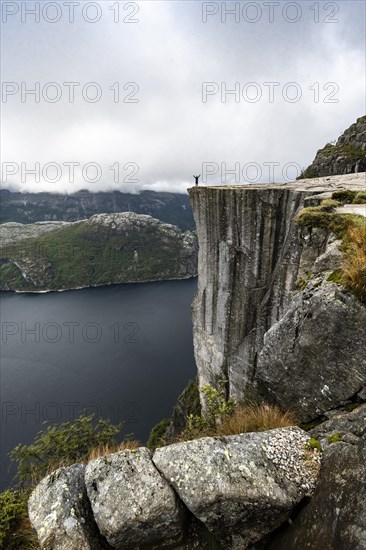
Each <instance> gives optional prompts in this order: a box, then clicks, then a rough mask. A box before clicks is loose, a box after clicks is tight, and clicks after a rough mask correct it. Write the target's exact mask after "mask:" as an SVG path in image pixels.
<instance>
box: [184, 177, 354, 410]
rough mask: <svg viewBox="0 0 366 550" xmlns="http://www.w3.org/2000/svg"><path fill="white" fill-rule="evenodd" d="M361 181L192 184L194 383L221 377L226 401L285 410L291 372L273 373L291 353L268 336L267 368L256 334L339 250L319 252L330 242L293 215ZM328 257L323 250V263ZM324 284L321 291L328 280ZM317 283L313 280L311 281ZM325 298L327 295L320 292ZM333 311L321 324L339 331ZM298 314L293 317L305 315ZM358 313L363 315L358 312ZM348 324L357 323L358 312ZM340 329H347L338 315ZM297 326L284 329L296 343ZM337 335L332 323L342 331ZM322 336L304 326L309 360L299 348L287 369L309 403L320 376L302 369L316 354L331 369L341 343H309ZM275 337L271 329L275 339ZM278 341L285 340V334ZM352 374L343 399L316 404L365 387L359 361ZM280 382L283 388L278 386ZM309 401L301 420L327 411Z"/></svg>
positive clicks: (260, 334) (312, 326) (269, 324)
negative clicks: (299, 380) (253, 400)
mask: <svg viewBox="0 0 366 550" xmlns="http://www.w3.org/2000/svg"><path fill="white" fill-rule="evenodd" d="M364 176H365V175H364V174H354V175H348V176H333V177H330V178H317V179H313V180H311V179H310V180H301V181H298V182H290V183H288V184H274V185H265V184H263V185H242V186H235V187H234V186H233V187H211V188H207V187H195V188H193V189H191V190H190V198H191V203H192V207H193V212H194V217H195V221H196V225H197V234H198V240H199V258H198V291H197V294H196V296H195V298H194V302H193V306H192V316H193V325H194V349H195V357H196V363H197V369H198V378H199V385H200V386H202V385H204V384H207V383H208V384H210V385H213V386H215V385H216V384H217V380H218V378H224V379H225V380H227V381H228V395H230V396H233V397H236V398H238V399H242V398H243V397H244V396H246V397H261V398H262V399H263V398H264V397H268V395H270V396H271V400H272V401H273V402H276V403H281V404H282V405H283V404H284V406H285V407H286V406H287V407H289V406H290V404H289V403H288V404H287V405H286V403H287V397H286V396H287V395H288V394H289V392H291V388H292V379H291V373H290V372H282V371H281V372H280V370H281V369H282V370H283V371H286V368H287V363H288V360H289V361H290V362H291V353H292V352H291V349H290V351H289V346H287V348H286V350H284V347H283V343H281V342H282V341H281V340H280V339H277V340H276V342H275V343H274V344H273V345H272V347H271V345H270V344H271V342H274V340H273V339H272V341H271V342H270V339H269V338H267V344H268V345H267V348H266V354H265V356H266V358H267V362H266V364H265V365H264V363H263V361H262V362H261V361H260V354H261V351H262V349H263V346H264V344H265V338H264V337H265V335H266V334H269V332H268V331H269V329H271V327H273V326H274V325H276V324H279V323H280V322H281V320H282V319H284V316H285V314H286V312H287V311H289V309H290V307H291V306H292V305H293V303H294V294H293V291H294V290H295V289H296V285H295V282H296V280H297V278H298V277H306V278H307V277H308V275H309V272H313V273H314V272H317V271H319V270H320V269H323V268H324V269H326V268H328V267H329V265H331V262H330V260H329V258H331V259H332V261H333V263H334V262H337V259H338V260H339V258H340V254H339V253H338V255H337V254H336V253H335V252H334V250H333V249H332V250H329V249H328V248H327V247H328V245H329V244H331V242H332V240H331V239H330V240H329V237H330V234H329V232H327V231H325V230H306V231H305V230H304V231H300V229H299V227H298V225H297V223H296V222H295V221H294V217H295V215H296V214H297V212H298V211H299V210H300V209H301V208H302V207H303V206H304V205H306V206H308V205H309V204H312V205H315V204H317V203H319V202H320V201H321V200H322V199H324V198H329V197H331V195H332V192H333V191H337V190H340V189H353V190H362V189H364ZM326 250H327V251H328V252H327V253H326V255H325V256H324V253H325V251H326ZM328 256H329V257H328ZM318 258H319V262H320V263H319V262H318V264H319V265H317V267H315V268H314V262H316V260H317V259H318ZM323 264H324V265H323ZM328 264H329V265H328ZM327 266H328V267H327ZM333 268H334V266H333V267H332V269H333ZM324 282H325V284H328V283H327V279H326V278H325V279H324ZM320 283H321V281H319V282H317V283H316V284H317V285H319V284H320ZM322 292H323V291H322ZM324 292H325V293H326V289H325V290H324ZM345 299H347V297H346V298H345ZM349 301H350V302H352V307H353V306H354V307H355V308H356V309H357V307H358V309H360V310H361V309H362V308H361V307H360V306H358V304H356V303H355V304H354V303H353V302H355V301H356V302H357V300H356V299H355V298H353V297H352V299H351V298H349ZM333 305H334V307H333V309H331V310H330V312H329V314H328V317H327V318H329V319H328V320H329V326H332V324H333V325H334V326H335V325H336V324H337V323H338V325H342V323H339V319H337V315H338V314H337V313H336V311H338V310H337V307H335V306H336V305H337V304H333ZM327 307H328V304H325V309H326V310H327ZM303 309H304V308H302V309H301V313H304V315H305V313H306V312H305V310H304V311H303ZM338 309H339V308H338ZM364 314H365V311H364V309H362V315H364ZM332 316H333V317H332ZM356 317H357V318H358V319H360V316H359V315H357V316H356ZM357 318H355V316H353V317H352V315H351V316H348V320H349V326H347V327H346V328H347V333H348V334H353V333H354V334H356V330H357V331H358V332H359V333H361V332H362V327H361V324H362V323H361V321H357ZM343 322H348V321H347V320H346V318H345V317H344V318H343ZM338 325H337V326H338ZM359 325H360V326H359ZM296 327H297V325H296V323H295V322H293V323H292V325H291V330H292V329H294V340H295V341H297V339H298V336H301V334H299V330H300V329H301V327H300V328H299V327H297V328H296ZM325 328H326V327H325ZM344 328H345V327H342V326H339V330H340V331H341V333H343V332H344V330H343V329H344ZM322 329H323V327H322V326H318V327H317V328H316V325H315V324H314V323H310V324H309V331H308V334H307V336H306V338H307V341H308V342H309V343H310V344H309V345H311V346H313V348H312V360H311V361H309V360H307V358H306V355H307V354H308V351H307V349H306V348H305V347H304V346H301V345H300V347H299V349H298V356H297V358H296V361H295V359H294V358H292V363H294V361H295V363H296V364H294V372H297V374H298V375H299V376H303V377H304V381H305V383H304V385H303V386H304V387H303V389H304V391H305V392H306V395H307V396H308V397H309V399H310V398H311V396H314V400H315V399H317V398H318V397H319V396H318V393H319V392H321V391H322V389H323V391H324V388H323V386H324V384H326V381H325V382H324V383H323V384H320V385H319V384H318V383H317V384H314V383H313V381H312V380H315V379H316V380H318V378H319V376H318V378H316V377H315V378H314V377H313V378H311V377H310V376H308V375H307V371H306V369H305V368H302V367H301V365H308V367H307V368H309V369H313V370H314V371H315V370H316V369H317V368H318V367H317V363H318V359H319V355H322V361H323V363H324V364H325V365H326V362H327V361H328V362H329V353H336V351H335V350H337V349H339V346H338V348H337V346H336V345H334V344H336V342H335V340H336V339H337V335H336V334H333V333H330V339H331V340H332V341H330V342H328V347H327V348H325V347H324V346H321V345H320V343H319V345H318V347H317V346H316V342H317V341H318V338H317V335H318V333H319V332H317V331H319V330H320V331H322ZM342 331H343V332H342ZM354 331H355V332H354ZM280 332H281V331H280ZM277 333H278V334H279V331H277V332H276V331H275V332H273V334H277ZM281 334H282V336H283V338H284V339H285V340H286V335H285V334H284V333H283V331H282V332H281ZM357 334H358V333H357ZM283 338H282V340H283ZM304 340H305V335H303V338H302V339H301V338H300V339H299V342H300V344H301V342H302V341H304ZM319 342H320V340H319ZM353 345H354V346H356V348H357V349H356V351H355V356H356V357H359V347H360V346H359V343H358V339H357V338H356V339H353ZM327 349H328V351H329V349H330V352H329V353H328V356H326V355H325V352H326V351H327ZM281 350H282V355H281ZM276 354H277V356H279V355H281V360H280V361H279V362H278V365H279V369H277V371H276V373H275V374H273V373H274V371H273V369H272V371H271V372H270V373H269V375H268V376H267V374H268V372H269V371H270V370H271V369H270V365H271V360H275V356H276ZM341 360H342V361H343V363H342V365H341V368H340V369H339V372H335V373H334V378H335V380H336V379H337V376H341V372H342V369H343V368H346V365H345V364H344V361H345V356H344V354H341ZM323 363H322V364H323ZM359 370H360V373H358V374H357V376H356V375H355V372H353V371H352V373H351V374H350V377H351V378H355V379H356V378H357V377H358V378H357V384H356V386H357V387H353V386H354V385H355V384H353V386H352V387H351V386H350V385H349V384H348V385H347V384H346V386H347V387H345V388H343V389H344V391H342V395H341V396H340V395H339V392H338V393H337V395H334V396H333V399H332V400H331V403H330V402H329V403H328V405H326V404H324V403H323V405H324V407H326V406H336V405H339V404H340V403H339V400H340V399H341V400H342V399H343V400H347V399H349V398H350V397H351V396H352V395H353V394H354V393H357V392H358V391H360V389H361V388H362V387H364V381H365V364H364V362H362V363H361V364H360V366H359ZM272 374H273V376H272ZM323 374H324V375H325V374H326V369H325V370H324V373H321V376H323ZM280 378H281V380H285V382H286V384H281V383H278V382H279V380H280ZM259 379H260V380H261V381H262V382H263V384H264V386H265V387H263V384H262V386H261V387H259V385H258V380H259ZM276 384H277V385H276ZM258 392H260V393H258ZM292 393H293V392H292ZM253 394H254V395H253ZM294 395H295V394H294ZM320 397H322V396H321V395H320ZM272 398H273V399H272ZM314 400H313V401H314ZM310 401H311V399H310ZM310 401H309V403H307V405H306V407H307V410H305V408H304V410H302V409H301V407H300V409H301V410H299V411H297V412H298V413H299V419H301V418H302V417H304V419H306V418H308V417H309V416H310V417H311V416H312V412H314V416H316V415H317V414H318V413H320V412H323V411H325V410H326V408H324V407H323V410H322V411H319V410H318V409H319V407H318V406H317V404H319V403H320V402H323V401H324V400H323V401H322V400H321V399H320V398H319V399H317V403H315V401H314V402H310ZM314 403H315V404H314ZM202 405H203V406H204V403H202ZM315 405H316V406H315ZM296 410H297V409H296Z"/></svg>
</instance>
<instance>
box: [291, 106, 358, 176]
mask: <svg viewBox="0 0 366 550" xmlns="http://www.w3.org/2000/svg"><path fill="white" fill-rule="evenodd" d="M365 170H366V116H362V117H360V118H358V119H357V122H355V123H354V124H352V125H351V126H350V127H349V128H347V130H345V131H344V132H343V134H342V135H341V136H340V137H339V138H338V140H337V142H336V143H335V144H330V143H328V144H327V145H325V147H323V148H322V149H319V151H318V152H317V154H316V157H315V159H314V161H313V162H312V164H310V166H308V167H307V168H306V170H304V172H303V173H302V174H301V176H299V178H298V179H302V178H316V177H318V176H323V177H324V176H331V175H333V174H351V173H353V172H364V171H365Z"/></svg>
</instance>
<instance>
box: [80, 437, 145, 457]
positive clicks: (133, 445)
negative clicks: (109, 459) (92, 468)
mask: <svg viewBox="0 0 366 550" xmlns="http://www.w3.org/2000/svg"><path fill="white" fill-rule="evenodd" d="M138 447H141V443H140V441H136V440H134V439H133V440H131V441H122V443H119V444H118V445H101V446H100V447H95V448H94V449H92V450H91V451H90V453H89V454H88V457H87V459H86V462H90V461H91V460H96V459H97V458H100V457H101V456H106V455H110V454H112V453H117V452H118V451H127V450H129V451H131V450H134V449H137V448H138Z"/></svg>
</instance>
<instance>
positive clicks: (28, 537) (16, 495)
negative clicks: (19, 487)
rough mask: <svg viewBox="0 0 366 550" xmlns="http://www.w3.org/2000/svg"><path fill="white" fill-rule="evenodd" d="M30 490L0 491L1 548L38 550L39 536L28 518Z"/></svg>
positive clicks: (7, 549) (4, 549) (8, 549)
mask: <svg viewBox="0 0 366 550" xmlns="http://www.w3.org/2000/svg"><path fill="white" fill-rule="evenodd" d="M28 498H29V491H15V490H7V491H4V492H3V493H0V549H3V550H16V549H18V550H36V549H38V548H39V545H38V542H37V537H36V534H35V532H34V531H33V529H32V526H31V524H30V521H29V519H28V508H27V504H28Z"/></svg>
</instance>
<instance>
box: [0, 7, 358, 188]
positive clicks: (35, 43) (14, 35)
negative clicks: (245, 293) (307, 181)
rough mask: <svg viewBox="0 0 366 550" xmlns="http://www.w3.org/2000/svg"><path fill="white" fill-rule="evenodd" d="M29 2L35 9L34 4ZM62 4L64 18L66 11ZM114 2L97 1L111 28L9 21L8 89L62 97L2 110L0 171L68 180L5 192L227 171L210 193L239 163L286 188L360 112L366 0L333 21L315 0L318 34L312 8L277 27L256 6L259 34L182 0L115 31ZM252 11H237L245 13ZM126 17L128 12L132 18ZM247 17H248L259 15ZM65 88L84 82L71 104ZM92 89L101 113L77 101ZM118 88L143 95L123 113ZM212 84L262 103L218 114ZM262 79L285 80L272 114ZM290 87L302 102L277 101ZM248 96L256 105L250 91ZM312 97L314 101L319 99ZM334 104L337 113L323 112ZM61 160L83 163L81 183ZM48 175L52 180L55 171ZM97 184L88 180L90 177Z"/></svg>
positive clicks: (230, 101)
mask: <svg viewBox="0 0 366 550" xmlns="http://www.w3.org/2000/svg"><path fill="white" fill-rule="evenodd" d="M11 4H14V2H12V3H11ZM31 4H35V2H33V3H32V2H28V3H27V5H31ZM58 4H59V6H60V9H63V10H65V6H64V2H59V3H58ZM114 4H115V2H109V1H105V2H99V5H100V9H101V11H102V17H101V19H100V21H99V22H98V23H95V24H91V23H88V22H86V21H83V19H82V17H80V15H79V16H78V13H79V12H78V11H77V10H76V11H75V13H76V15H75V21H74V23H69V22H68V20H67V18H66V15H67V14H66V13H65V12H63V15H64V17H63V18H62V19H61V20H60V21H59V22H57V23H54V24H50V23H48V22H46V21H44V20H42V19H41V21H40V22H39V23H32V22H31V19H30V18H28V23H22V22H21V21H20V15H19V14H17V15H14V16H11V17H9V20H8V22H7V23H5V24H3V44H4V46H3V81H5V82H16V83H20V82H25V83H26V86H28V87H29V88H31V87H32V86H34V83H35V82H39V83H40V86H41V88H42V86H44V85H45V84H46V83H48V82H57V83H58V84H60V86H61V90H62V98H61V100H60V101H58V102H56V103H48V102H46V101H44V100H43V99H42V98H41V101H40V103H35V102H34V100H33V99H32V98H30V97H28V99H27V101H26V102H25V103H22V102H21V101H20V94H16V95H14V96H12V97H9V98H8V100H7V102H6V103H3V104H2V112H3V127H2V135H3V139H2V161H3V162H15V163H17V164H18V165H20V163H22V162H23V163H25V165H26V167H27V168H28V167H32V166H33V165H34V164H35V163H36V162H39V163H40V167H41V169H42V168H43V167H44V166H45V165H46V164H47V163H50V162H56V163H58V164H59V165H60V167H61V169H62V174H61V179H60V181H58V182H55V183H50V182H48V181H46V180H45V178H44V177H42V173H40V182H39V183H36V182H34V178H32V177H31V176H27V177H26V181H25V182H22V181H21V177H20V176H21V174H20V172H21V171H20V170H19V171H18V172H17V173H16V174H14V175H13V176H11V175H9V176H8V178H7V183H3V185H8V186H9V185H10V184H12V185H17V186H19V187H20V188H22V189H24V190H43V189H47V190H50V191H67V192H71V191H74V190H77V189H80V188H89V189H91V190H96V189H103V190H105V189H110V188H118V189H121V190H126V191H127V190H128V191H131V190H139V189H142V188H150V189H156V190H168V191H169V190H170V191H182V192H184V191H185V189H186V188H187V186H188V185H190V184H191V182H192V174H193V173H195V174H196V173H202V169H204V167H203V166H202V165H203V163H212V166H217V167H218V171H217V173H216V174H215V175H213V176H211V177H208V179H207V182H208V183H209V184H210V183H212V184H213V183H219V182H220V181H221V164H222V163H226V167H227V169H228V170H230V169H233V168H234V166H235V163H236V164H237V166H238V163H239V168H240V177H241V180H243V179H245V175H246V176H247V179H250V178H254V177H255V176H256V175H257V173H258V170H257V169H256V168H255V166H254V165H253V166H252V167H250V166H249V164H250V163H252V164H253V163H256V164H257V165H258V166H259V167H260V169H261V173H260V174H259V175H260V178H259V179H260V181H268V179H269V171H268V169H267V167H266V165H265V164H264V163H268V162H272V163H277V165H276V166H275V170H274V176H275V179H276V180H283V179H284V178H285V176H286V174H284V173H283V170H284V167H285V166H286V164H287V163H289V162H290V163H296V165H297V166H299V167H304V166H306V165H308V164H309V163H310V162H311V160H312V159H313V157H314V155H315V152H316V149H318V148H319V147H321V146H322V145H324V144H325V143H327V142H328V141H330V140H332V139H335V138H336V137H337V136H338V135H339V134H340V133H341V132H342V131H343V130H344V129H345V128H346V127H348V126H349V125H350V124H351V123H352V122H354V121H355V119H356V118H357V117H358V116H361V115H362V114H364V113H363V109H364V93H365V89H364V87H365V85H364V81H365V79H364V76H365V75H364V51H363V44H364V40H363V39H364V35H365V28H364V20H365V17H364V15H365V5H364V3H363V2H358V1H352V0H351V1H350V0H347V1H343V2H330V3H327V5H328V8H327V10H325V9H324V6H325V4H324V3H321V2H320V3H319V18H320V21H319V23H315V22H314V11H312V10H311V9H310V6H313V5H316V4H317V3H316V2H315V3H314V2H304V1H303V2H298V3H297V6H300V8H301V11H302V17H301V19H300V20H299V21H298V22H296V23H289V22H288V21H286V20H285V19H284V17H283V15H282V10H284V9H288V11H287V12H285V13H287V14H288V16H289V17H294V14H296V12H295V11H294V9H295V7H296V6H295V7H293V6H292V7H291V5H290V4H296V3H293V2H292V3H289V2H280V3H275V4H276V6H275V8H276V9H275V20H274V22H272V23H270V22H269V21H268V9H269V8H266V10H265V9H264V8H265V5H266V3H263V2H257V3H254V4H257V6H259V7H260V8H261V10H262V16H261V18H260V20H259V21H258V22H257V23H249V22H246V21H245V20H243V19H242V18H241V20H240V22H238V23H236V22H235V21H234V17H233V16H231V17H229V16H228V18H227V22H226V23H222V22H221V18H220V13H218V14H215V15H213V16H210V17H208V20H207V23H203V22H202V3H201V2H183V1H182V2H180V1H177V2H173V1H161V2H156V1H152V2H139V3H138V7H139V12H138V13H137V14H136V16H135V17H136V18H138V19H139V22H138V23H135V24H128V23H122V22H120V23H114V22H113V12H112V11H111V9H110V7H111V6H112V5H114ZM234 4H235V2H227V3H226V5H227V6H228V5H231V6H234ZM245 4H246V5H248V2H241V3H240V7H241V9H242V8H243V7H245ZM252 4H253V3H252ZM277 4H279V5H277ZM19 5H20V3H19ZM212 5H214V3H212ZM220 5H221V2H220V3H218V4H217V6H220ZM329 5H330V8H329ZM333 5H334V6H335V7H339V12H338V13H337V14H336V15H334V16H333V17H334V18H338V20H339V22H338V23H326V22H324V19H325V18H326V17H331V13H332V6H333ZM123 6H125V7H127V9H126V10H123ZM286 6H288V7H287V8H286ZM75 9H76V8H75ZM131 9H132V8H130V7H128V6H126V3H123V2H122V3H121V14H122V16H123V17H125V16H126V14H128V13H129V12H130V11H131ZM291 10H292V11H291ZM50 13H51V12H50ZM90 13H92V11H91V12H90ZM248 13H249V14H251V15H250V17H253V13H254V12H248ZM64 82H79V83H80V86H79V87H77V88H75V93H76V96H75V103H72V104H70V103H69V102H68V101H67V92H68V88H67V87H65V86H64V85H63V83H64ZM89 82H97V83H98V85H99V86H100V88H101V90H102V93H103V95H102V98H101V100H100V101H99V102H97V103H88V102H87V101H85V100H83V98H82V97H81V93H80V90H81V88H82V87H83V85H85V84H86V83H89ZM115 82H119V83H121V85H122V86H121V88H123V84H124V83H126V82H136V83H137V84H138V86H139V92H138V94H137V95H136V96H134V97H137V98H138V100H139V102H138V103H123V102H119V103H115V102H114V101H113V92H112V90H110V89H109V87H110V86H111V85H113V83H115ZM203 82H215V83H217V86H218V88H219V90H220V87H221V83H226V86H227V88H228V89H232V88H233V87H235V83H236V82H238V83H240V92H242V91H243V87H245V84H247V83H249V82H255V83H257V86H261V88H260V92H261V93H262V98H261V99H260V100H259V101H258V102H256V103H253V102H249V101H245V100H244V99H243V97H242V96H240V98H239V99H240V100H239V102H238V103H236V102H235V98H234V96H233V95H231V96H227V101H226V102H225V103H223V102H222V101H221V97H220V93H219V92H218V93H217V94H215V95H213V96H209V97H208V98H207V102H206V103H204V102H202V83H203ZM266 82H267V83H268V82H278V83H280V84H279V86H276V87H275V88H274V91H275V100H274V102H273V103H271V102H270V101H269V97H268V93H269V86H268V85H267V86H264V85H263V84H264V83H266ZM289 82H295V83H297V88H298V89H300V90H301V92H302V97H301V99H300V100H299V101H298V102H289V101H286V100H285V99H284V98H283V96H282V93H285V91H286V88H285V89H284V86H285V85H286V83H289ZM329 82H333V83H335V84H336V86H337V87H338V89H337V91H336V88H335V87H334V85H331V86H330V87H329V86H328V88H327V89H324V86H325V85H326V84H327V83H329ZM315 83H319V84H318V85H315V86H314V84H315ZM224 85H225V84H224ZM311 86H312V89H310V87H311ZM316 86H319V90H317V88H316ZM257 89H258V88H257ZM244 90H245V88H244ZM132 91H133V87H132V86H130V87H129V88H128V89H127V90H123V89H121V93H122V94H123V95H124V96H125V95H126V94H128V93H131V92H132ZM247 91H248V94H253V93H254V92H255V88H254V87H251V88H248V90H247ZM317 91H319V102H315V101H314V98H315V96H314V94H316V93H317ZM332 91H333V92H334V93H333V96H330V95H329V94H330V93H331V92H332ZM49 92H50V93H51V92H52V90H51V89H49ZM89 92H90V93H91V92H93V88H92V87H91V88H89ZM294 92H296V90H295V88H294V87H289V88H288V93H289V94H290V97H292V95H291V94H293V93H294ZM327 96H328V99H329V98H330V99H332V97H333V99H337V100H338V102H336V103H330V102H324V100H325V99H326V97H327ZM250 97H252V96H249V99H250ZM65 162H77V163H79V164H80V167H76V169H75V181H74V182H73V183H70V181H69V174H68V169H67V168H66V167H65V166H64V163H65ZM90 162H92V163H97V164H98V165H100V167H101V170H102V176H101V178H100V180H99V181H98V182H96V183H91V182H90V181H88V179H87V180H85V178H84V177H83V174H82V171H81V167H83V166H85V165H86V164H87V163H90ZM115 163H119V165H120V169H121V178H120V181H119V182H115V181H114V172H113V170H111V169H110V168H109V167H110V166H112V165H115ZM126 163H135V164H137V165H138V167H139V171H138V173H137V174H136V175H135V176H133V177H130V178H128V174H130V173H132V171H133V167H132V168H131V165H129V166H128V167H126V169H125V170H124V169H123V167H124V166H125V165H126ZM40 172H42V170H41V171H40ZM49 174H50V175H51V176H52V175H53V174H54V172H52V169H50V172H49ZM89 174H90V175H91V177H89V179H92V176H93V174H94V173H93V170H92V169H91V170H90V172H89ZM84 175H85V174H84ZM287 175H288V176H289V177H295V176H296V175H297V171H296V169H295V168H294V167H292V168H290V170H289V171H288V174H287ZM232 178H233V176H232ZM48 179H51V178H50V177H49V178H48ZM123 179H125V180H126V179H127V181H121V180H123ZM131 179H132V180H134V179H138V182H133V181H132V182H131V181H130V180H131ZM229 180H230V177H228V179H227V181H229Z"/></svg>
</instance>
